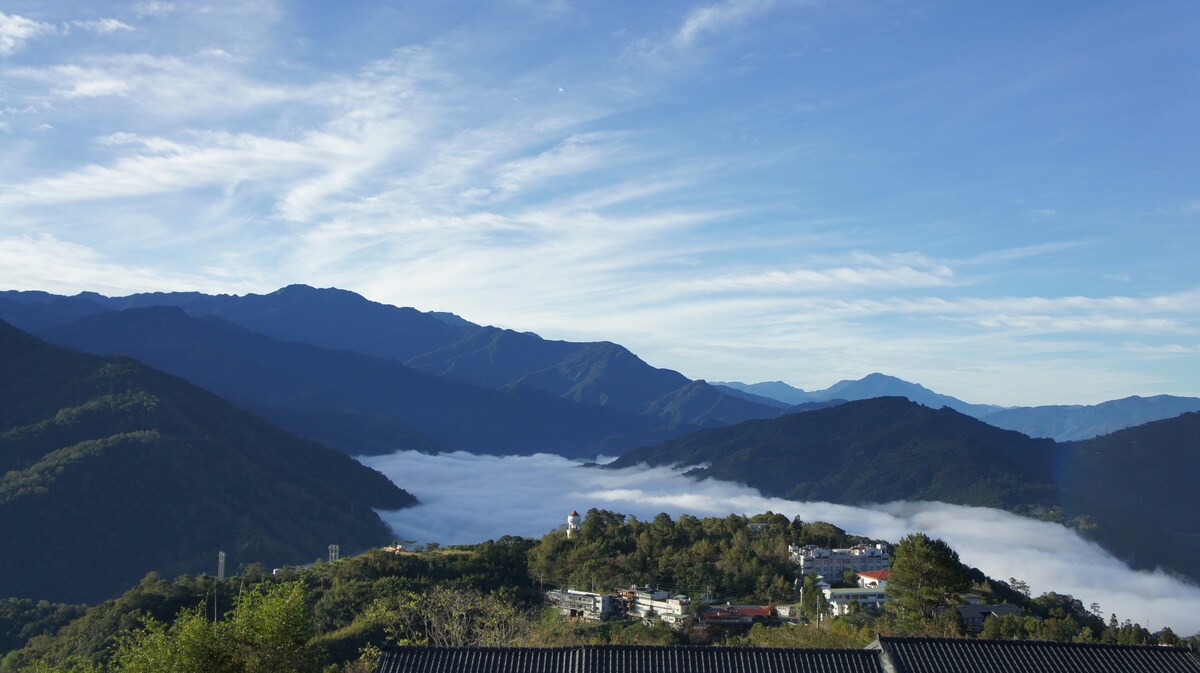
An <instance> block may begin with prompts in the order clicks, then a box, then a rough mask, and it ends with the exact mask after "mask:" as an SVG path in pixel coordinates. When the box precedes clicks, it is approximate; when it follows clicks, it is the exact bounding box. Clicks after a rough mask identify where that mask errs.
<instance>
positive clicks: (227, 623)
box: [110, 582, 317, 673]
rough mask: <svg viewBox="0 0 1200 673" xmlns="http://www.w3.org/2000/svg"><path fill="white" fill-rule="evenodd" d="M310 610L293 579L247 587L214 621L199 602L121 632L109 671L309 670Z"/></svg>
mask: <svg viewBox="0 0 1200 673" xmlns="http://www.w3.org/2000/svg"><path fill="white" fill-rule="evenodd" d="M313 633H314V631H313V624H312V611H311V609H310V608H309V607H308V604H307V602H306V599H305V595H304V588H303V587H302V586H301V585H300V584H299V583H296V582H288V583H283V584H275V585H269V586H266V587H260V588H256V589H252V590H249V591H247V592H245V593H243V594H242V595H241V596H239V597H238V599H237V602H236V603H235V605H234V608H233V610H231V611H230V612H228V613H227V614H226V615H225V618H224V619H223V620H221V621H219V622H210V621H209V620H208V617H207V616H206V615H205V614H204V610H203V609H201V608H193V609H188V610H183V611H181V612H180V613H179V614H178V615H177V616H176V618H175V621H174V622H172V623H171V624H170V625H168V624H165V623H163V622H159V621H157V620H149V621H148V622H147V623H146V625H145V626H143V627H142V628H140V629H137V630H135V631H133V632H131V633H128V634H126V635H125V636H122V637H121V638H120V639H119V640H118V643H117V648H116V651H115V652H114V653H113V656H112V661H111V664H110V670H111V671H113V672H114V673H313V672H315V671H316V670H317V661H316V658H315V657H314V656H313V653H312V652H310V651H309V648H308V642H309V640H310V639H311V638H312V636H313Z"/></svg>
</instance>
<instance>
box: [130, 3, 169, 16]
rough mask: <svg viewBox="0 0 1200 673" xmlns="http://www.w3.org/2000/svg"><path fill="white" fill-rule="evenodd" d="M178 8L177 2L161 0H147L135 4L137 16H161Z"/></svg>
mask: <svg viewBox="0 0 1200 673" xmlns="http://www.w3.org/2000/svg"><path fill="white" fill-rule="evenodd" d="M177 9H179V3H177V2H163V0H147V1H146V2H139V3H138V4H137V14H138V16H161V15H163V14H170V13H171V12H174V11H176V10H177Z"/></svg>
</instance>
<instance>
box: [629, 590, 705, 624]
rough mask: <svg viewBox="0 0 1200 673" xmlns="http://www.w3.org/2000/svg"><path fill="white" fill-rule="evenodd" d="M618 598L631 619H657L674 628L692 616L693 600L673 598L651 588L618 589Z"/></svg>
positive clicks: (684, 597) (685, 597)
mask: <svg viewBox="0 0 1200 673" xmlns="http://www.w3.org/2000/svg"><path fill="white" fill-rule="evenodd" d="M617 598H618V599H619V600H620V601H621V602H622V604H623V605H624V606H625V612H626V614H628V615H629V616H631V617H641V618H642V619H644V620H646V619H654V618H657V619H659V620H661V621H662V622H664V623H666V624H671V625H673V626H675V625H679V624H682V623H683V622H685V621H687V619H688V617H691V616H692V599H690V598H688V597H687V596H671V595H669V594H668V593H667V592H665V591H659V590H656V589H651V588H650V587H640V588H639V587H636V586H634V587H629V588H628V589H617Z"/></svg>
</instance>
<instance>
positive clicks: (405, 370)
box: [42, 306, 694, 457]
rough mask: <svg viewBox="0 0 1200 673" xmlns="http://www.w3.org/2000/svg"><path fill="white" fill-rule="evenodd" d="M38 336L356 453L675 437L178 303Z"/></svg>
mask: <svg viewBox="0 0 1200 673" xmlns="http://www.w3.org/2000/svg"><path fill="white" fill-rule="evenodd" d="M42 334H43V335H44V336H45V337H46V338H47V339H49V340H50V341H53V342H54V343H58V344H62V345H65V346H70V347H72V348H77V349H79V350H84V351H87V352H91V353H98V354H105V355H107V354H116V353H121V354H125V355H130V356H132V357H135V358H137V359H139V360H141V361H142V362H145V363H146V364H149V365H151V366H153V367H157V368H160V369H162V370H164V371H167V372H169V373H172V374H175V375H177V376H181V377H183V378H185V379H187V380H189V381H191V382H192V383H195V384H196V385H199V386H202V387H204V388H207V389H208V390H211V391H212V392H214V393H216V394H218V395H221V396H223V397H225V398H227V399H230V400H232V401H234V402H236V403H238V404H240V405H242V406H243V407H244V408H246V409H249V410H251V411H254V412H255V413H259V414H261V415H263V416H264V417H266V418H268V419H270V420H271V421H272V422H274V423H276V424H278V425H280V426H281V427H283V428H286V429H288V430H290V431H292V432H295V433H296V434H299V435H302V436H305V437H310V438H313V439H318V440H320V441H323V442H327V443H329V444H331V445H332V446H334V447H336V448H340V449H342V450H344V451H346V452H348V453H354V454H367V453H390V452H392V451H396V450H400V449H417V450H431V449H434V448H437V447H442V448H453V449H462V450H466V451H471V452H475V453H499V454H509V453H537V452H549V453H558V454H561V455H566V456H571V457H594V456H595V455H597V453H598V452H599V451H601V450H607V451H610V452H611V451H614V450H618V449H620V450H623V449H627V448H630V447H631V446H636V445H640V444H644V443H647V442H653V441H661V440H662V439H664V438H666V437H668V436H670V435H669V434H668V433H667V432H664V431H658V430H656V427H657V426H659V425H660V424H661V423H660V422H659V421H658V420H657V419H655V418H650V417H647V416H640V415H635V414H627V413H623V412H620V411H618V410H616V409H612V408H607V407H600V406H593V405H583V404H575V403H573V402H570V401H568V400H565V399H561V398H558V397H555V396H553V395H549V394H547V393H544V392H542V391H540V390H534V389H532V388H528V387H524V386H509V387H507V388H505V389H502V390H487V389H484V388H479V387H476V386H470V385H464V384H460V383H454V382H452V381H447V380H444V379H442V378H439V377H436V376H432V375H429V374H424V373H421V372H419V371H416V370H414V369H412V368H410V367H406V366H404V365H402V364H400V363H399V362H396V361H394V360H389V359H386V358H380V357H373V356H369V355H362V354H360V353H353V352H350V351H345V350H332V349H327V348H319V347H317V346H313V345H309V344H304V343H289V342H282V341H276V340H274V339H271V338H269V337H266V336H264V335H262V334H257V333H254V332H251V331H249V330H246V329H243V328H242V327H239V326H237V325H235V324H233V323H231V322H229V321H227V320H224V319H221V318H217V317H212V316H209V317H201V318H195V317H190V316H188V315H187V314H186V313H184V312H183V311H182V310H181V309H179V308H176V307H164V306H152V307H149V308H141V309H129V310H125V311H113V312H108V313H104V314H100V315H95V316H91V317H89V318H84V319H83V320H80V321H78V322H75V323H71V324H69V325H64V326H59V327H55V328H51V329H48V330H46V331H44V332H43V333H42ZM686 428H691V429H694V426H685V429H686ZM393 442H394V443H393Z"/></svg>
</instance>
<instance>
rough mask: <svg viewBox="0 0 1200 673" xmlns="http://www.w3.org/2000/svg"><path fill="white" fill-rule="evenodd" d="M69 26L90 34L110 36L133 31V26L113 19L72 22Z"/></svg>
mask: <svg viewBox="0 0 1200 673" xmlns="http://www.w3.org/2000/svg"><path fill="white" fill-rule="evenodd" d="M71 25H72V26H75V27H76V28H81V29H83V30H86V31H88V32H90V33H98V34H100V35H110V34H112V33H119V32H122V31H132V30H133V29H134V28H133V26H131V25H129V24H127V23H125V22H124V21H121V20H119V19H113V18H105V19H89V20H86V21H79V20H76V21H72V22H71Z"/></svg>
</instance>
